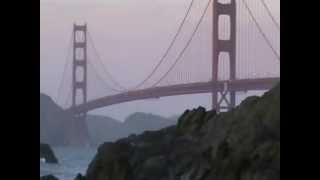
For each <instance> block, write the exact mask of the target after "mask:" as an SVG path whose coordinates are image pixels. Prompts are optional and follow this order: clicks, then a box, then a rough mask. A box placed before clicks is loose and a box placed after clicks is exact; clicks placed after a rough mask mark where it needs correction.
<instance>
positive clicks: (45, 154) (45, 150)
mask: <svg viewBox="0 0 320 180" xmlns="http://www.w3.org/2000/svg"><path fill="white" fill-rule="evenodd" d="M40 159H45V163H54V164H56V163H58V159H57V158H56V156H55V155H54V153H53V150H52V149H51V147H50V146H49V144H45V143H40Z"/></svg>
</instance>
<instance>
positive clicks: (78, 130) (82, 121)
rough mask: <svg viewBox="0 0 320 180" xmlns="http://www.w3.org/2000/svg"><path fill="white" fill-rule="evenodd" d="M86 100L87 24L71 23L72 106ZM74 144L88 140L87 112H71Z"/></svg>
mask: <svg viewBox="0 0 320 180" xmlns="http://www.w3.org/2000/svg"><path fill="white" fill-rule="evenodd" d="M86 102H87V25H86V24H84V25H77V24H74V25H73V68H72V107H74V106H76V105H80V104H85V103H86ZM73 117H74V119H73V121H74V122H73V128H74V137H73V140H72V141H73V142H72V143H73V144H74V145H85V144H87V143H88V142H89V133H88V129H87V128H88V127H87V124H86V117H87V112H81V113H77V114H73Z"/></svg>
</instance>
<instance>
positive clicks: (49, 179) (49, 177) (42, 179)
mask: <svg viewBox="0 0 320 180" xmlns="http://www.w3.org/2000/svg"><path fill="white" fill-rule="evenodd" d="M40 180H59V179H58V178H56V177H55V176H53V175H51V174H50V175H46V176H42V177H40Z"/></svg>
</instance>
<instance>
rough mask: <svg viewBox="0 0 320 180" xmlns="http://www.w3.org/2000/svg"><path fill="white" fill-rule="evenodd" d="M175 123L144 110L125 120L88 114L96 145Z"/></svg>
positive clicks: (90, 131)
mask: <svg viewBox="0 0 320 180" xmlns="http://www.w3.org/2000/svg"><path fill="white" fill-rule="evenodd" d="M175 123H176V121H174V120H170V119H167V118H164V117H161V116H159V115H153V114H147V113H142V112H137V113H134V114H132V115H130V116H128V117H127V118H126V120H125V121H124V122H120V121H118V120H115V119H113V118H110V117H107V116H98V115H88V120H87V124H88V129H89V134H90V136H91V141H92V144H94V145H99V144H101V143H103V142H113V141H116V140H118V139H120V138H124V137H127V136H129V135H131V134H140V133H142V132H144V131H145V130H159V129H161V128H164V127H167V126H171V125H173V124H175Z"/></svg>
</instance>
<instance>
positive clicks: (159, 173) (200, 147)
mask: <svg viewBox="0 0 320 180" xmlns="http://www.w3.org/2000/svg"><path fill="white" fill-rule="evenodd" d="M83 179H85V180H181V179H190V180H212V179H214V180H278V179H279V180H280V84H279V85H278V86H276V87H275V88H274V89H272V90H271V91H269V92H267V93H265V94H264V95H263V96H262V97H250V98H247V99H246V100H245V101H243V102H242V103H241V105H239V106H238V107H236V108H234V109H232V110H230V111H229V112H226V113H220V114H216V112H215V111H206V110H205V109H204V108H202V107H199V108H197V109H193V110H187V111H185V113H183V115H182V116H181V117H180V118H179V120H178V124H177V126H172V127H168V128H165V129H162V130H159V131H145V132H144V133H142V134H140V135H133V136H130V137H128V138H124V139H121V140H118V141H116V142H113V143H104V144H102V145H101V146H100V147H99V149H98V153H97V154H96V156H95V158H94V160H93V161H92V162H91V163H90V165H89V168H88V170H87V173H86V175H85V176H79V178H78V179H77V180H83Z"/></svg>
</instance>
